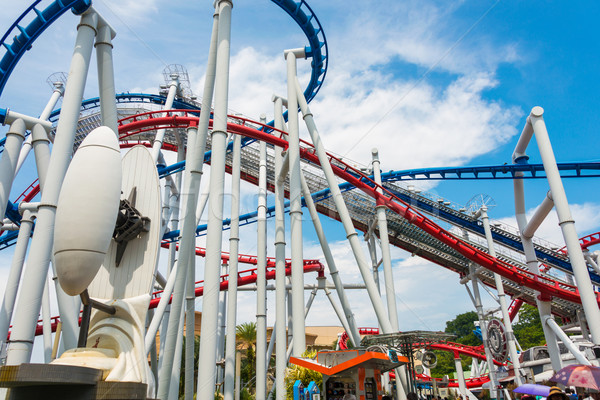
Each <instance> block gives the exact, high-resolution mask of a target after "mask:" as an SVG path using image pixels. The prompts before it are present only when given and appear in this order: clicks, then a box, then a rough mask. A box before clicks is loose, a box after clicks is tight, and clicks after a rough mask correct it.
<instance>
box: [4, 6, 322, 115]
mask: <svg viewBox="0 0 600 400" xmlns="http://www.w3.org/2000/svg"><path fill="white" fill-rule="evenodd" d="M41 1H42V0H36V1H34V2H33V4H32V5H30V6H29V7H28V8H27V9H26V10H25V11H24V12H23V13H22V14H21V16H19V18H17V20H16V21H15V22H14V23H13V24H12V25H11V26H10V28H9V29H8V30H7V31H6V33H5V34H4V36H2V39H0V45H1V46H3V47H4V49H5V50H6V51H5V53H4V55H3V56H2V58H1V59H0V95H2V91H3V90H4V86H5V85H6V82H7V81H8V78H9V77H10V74H11V73H12V71H13V70H14V68H15V67H16V65H17V63H18V62H19V60H20V59H21V57H22V56H23V55H24V54H25V52H26V51H27V50H30V49H31V48H32V46H33V43H34V42H35V40H36V39H37V38H38V37H39V36H40V35H41V34H42V33H43V32H44V31H45V30H46V29H47V28H48V27H49V26H50V25H51V24H52V23H53V22H54V21H56V20H57V19H58V18H59V17H60V16H61V15H63V14H64V13H65V12H66V11H67V10H69V9H71V10H72V11H73V13H75V14H76V15H80V14H82V13H84V12H85V11H86V10H87V9H88V7H89V6H90V5H91V4H92V0H70V1H69V0H55V1H53V2H52V3H51V4H50V5H48V7H46V8H45V9H44V10H43V11H40V10H38V9H37V8H36V6H37V5H38V4H39V3H40V2H41ZM272 1H273V3H275V4H276V5H278V6H279V7H280V8H282V9H283V10H284V11H285V12H286V13H288V14H289V15H290V16H291V17H292V19H293V20H294V21H295V22H296V23H297V24H298V26H299V27H300V29H302V32H304V34H305V35H306V38H307V40H308V43H309V46H307V47H306V48H305V51H306V57H307V58H308V57H310V58H312V63H311V67H312V72H311V77H310V82H309V84H308V86H307V87H306V89H305V91H304V96H305V97H306V99H307V100H308V101H310V100H312V99H313V98H314V97H315V96H316V94H317V93H318V91H319V89H320V88H321V85H322V84H323V80H324V79H325V75H326V74H327V64H328V53H327V52H328V48H327V40H326V39H325V32H323V28H322V26H321V23H320V22H319V20H318V18H317V17H316V15H315V13H314V12H313V11H312V9H311V8H310V6H309V5H308V4H307V3H306V1H304V0H301V1H300V2H298V3H296V2H295V1H293V0H272ZM34 15H35V17H34ZM30 18H32V21H31V22H30V23H29V24H28V25H27V26H26V27H22V26H21V25H19V24H20V23H21V22H22V21H24V20H27V19H30ZM17 32H18V34H17ZM13 34H14V38H13V41H12V43H10V44H9V43H8V40H9V38H10V36H12V35H13ZM184 108H185V107H184Z"/></svg>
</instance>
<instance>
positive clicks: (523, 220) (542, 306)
mask: <svg viewBox="0 0 600 400" xmlns="http://www.w3.org/2000/svg"><path fill="white" fill-rule="evenodd" d="M527 125H528V124H526V125H525V127H526V128H527ZM523 132H525V133H526V132H527V129H524V130H523ZM519 143H521V140H519ZM523 152H524V149H523V151H522V152H520V153H519V154H521V155H520V156H519V157H526V156H525V155H524V153H523ZM514 154H517V153H516V150H515V153H514ZM514 154H513V159H514V160H516V159H517V158H515V156H514ZM522 176H523V173H522V172H517V173H516V174H515V177H516V178H517V179H513V187H514V196H515V218H516V220H517V225H518V227H519V232H523V231H524V230H525V227H526V226H527V216H526V215H525V191H524V188H523V186H524V183H523V179H519V178H520V177H522ZM521 243H522V244H523V252H524V253H525V262H526V264H527V268H528V270H529V272H531V273H532V274H535V275H539V273H540V271H539V267H538V261H537V257H536V255H535V249H534V247H533V242H532V240H531V238H527V237H525V236H523V234H522V233H521ZM536 304H537V308H538V312H539V313H540V318H542V320H543V319H544V318H545V317H546V316H551V315H552V313H551V305H550V299H548V298H546V297H542V294H541V293H539V292H538V295H537V296H536ZM542 329H543V330H544V338H545V339H546V346H547V347H548V353H549V355H550V361H551V363H552V369H554V370H555V371H558V370H560V369H561V368H562V361H561V357H560V350H559V349H558V343H557V341H556V336H555V335H554V334H553V333H552V331H551V330H550V328H549V327H548V326H547V325H546V324H542Z"/></svg>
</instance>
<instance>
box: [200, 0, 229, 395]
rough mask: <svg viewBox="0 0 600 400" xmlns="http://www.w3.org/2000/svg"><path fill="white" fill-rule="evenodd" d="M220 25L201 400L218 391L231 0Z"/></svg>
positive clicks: (223, 0) (223, 2)
mask: <svg viewBox="0 0 600 400" xmlns="http://www.w3.org/2000/svg"><path fill="white" fill-rule="evenodd" d="M217 7H218V8H219V28H218V33H219V36H218V44H217V64H216V71H217V75H216V79H215V106H214V117H213V131H212V160H211V167H210V194H209V213H208V227H207V230H206V258H205V264H204V265H205V267H204V295H203V299H202V327H203V328H202V330H203V332H204V333H203V334H202V335H201V336H200V357H199V361H198V362H199V365H200V366H201V368H199V371H198V393H197V399H198V400H212V399H213V398H214V391H215V372H216V365H215V356H216V335H215V333H216V328H217V311H218V305H219V304H218V303H219V284H220V282H219V280H220V276H219V267H220V264H221V244H222V235H223V187H224V178H225V154H226V150H227V148H226V147H227V143H226V141H227V102H228V91H229V58H230V38H231V9H232V7H233V3H232V2H231V1H229V0H219V2H218V4H217Z"/></svg>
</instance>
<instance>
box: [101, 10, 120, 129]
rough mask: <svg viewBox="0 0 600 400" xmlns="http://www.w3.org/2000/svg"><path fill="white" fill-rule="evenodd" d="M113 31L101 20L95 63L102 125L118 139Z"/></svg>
mask: <svg viewBox="0 0 600 400" xmlns="http://www.w3.org/2000/svg"><path fill="white" fill-rule="evenodd" d="M115 35H116V33H115V31H114V30H113V29H112V28H111V27H110V25H108V24H106V23H103V21H102V20H101V21H100V22H99V24H98V35H96V44H95V47H96V61H97V64H98V89H99V91H100V115H101V116H102V124H103V125H105V126H108V127H109V128H110V129H112V130H113V131H114V132H115V134H116V135H117V137H119V123H118V120H119V117H118V116H117V100H116V96H115V72H114V69H113V54H112V50H113V45H112V39H114V38H115Z"/></svg>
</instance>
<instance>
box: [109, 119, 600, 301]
mask: <svg viewBox="0 0 600 400" xmlns="http://www.w3.org/2000/svg"><path fill="white" fill-rule="evenodd" d="M169 112H171V113H172V112H178V113H181V114H182V115H171V116H160V115H161V114H165V113H167V112H166V111H153V112H148V113H143V114H138V115H135V116H131V117H128V118H124V119H122V120H120V121H119V124H120V125H119V135H120V138H121V139H125V138H128V137H132V136H134V135H137V134H140V133H142V132H147V131H151V130H154V129H159V128H166V129H169V128H170V129H173V128H185V127H188V126H197V124H198V117H197V116H196V115H192V114H191V113H189V112H188V111H187V110H175V111H173V110H170V111H169ZM196 112H197V111H196ZM232 118H234V119H236V120H238V121H240V124H234V123H228V124H227V130H228V131H229V132H232V133H236V134H239V135H242V136H246V137H249V138H253V139H257V140H263V141H265V142H267V143H270V144H272V145H275V146H278V147H282V148H284V149H285V148H287V146H288V143H287V141H285V140H284V139H282V137H283V135H284V133H283V132H280V131H277V130H275V129H273V128H272V127H269V126H266V125H263V124H260V123H258V122H256V121H252V120H250V119H246V118H241V117H237V116H236V117H232ZM211 123H212V121H211ZM247 123H250V124H252V125H253V126H248V125H245V124H247ZM263 126H264V127H265V128H267V129H269V130H272V132H273V134H268V133H266V132H263V131H260V130H258V128H257V127H263ZM302 146H303V147H301V149H300V155H301V157H302V158H303V159H305V160H306V161H309V162H311V163H313V164H315V165H320V162H319V159H318V157H317V156H316V155H315V149H314V148H313V146H312V145H310V144H309V143H307V142H305V141H302ZM328 157H329V160H330V163H331V167H332V169H333V172H334V173H335V175H337V176H338V177H340V178H342V179H344V180H345V181H347V182H348V183H350V184H352V185H354V186H355V187H357V188H358V189H360V190H362V191H363V192H364V193H366V194H367V195H369V196H371V197H372V198H374V199H375V201H376V203H377V204H378V205H385V206H386V207H388V208H389V209H390V210H391V211H394V212H395V213H397V214H398V215H399V216H401V217H403V218H404V219H405V220H406V221H408V222H409V223H411V224H413V225H415V226H417V227H419V228H421V229H422V230H424V231H425V232H427V233H428V234H430V235H431V236H433V237H434V238H436V239H438V240H439V241H441V242H442V243H444V244H446V245H448V246H450V247H451V248H453V249H454V250H455V251H458V252H459V253H460V254H462V255H463V256H464V257H466V258H467V259H469V260H471V261H473V262H475V263H477V264H479V265H481V266H483V267H485V268H487V269H489V270H490V271H492V272H496V273H498V274H500V275H501V276H503V277H505V278H507V279H509V280H511V281H513V282H516V283H518V284H520V285H522V286H526V287H529V288H531V289H534V290H537V291H540V292H541V293H543V294H544V295H546V296H556V297H559V298H562V299H564V300H568V301H571V302H574V303H581V299H580V298H579V292H578V290H577V288H576V287H575V286H573V285H568V284H565V283H562V282H559V281H556V280H554V279H551V278H548V277H543V276H538V275H535V274H532V273H530V272H529V271H527V270H525V269H522V268H519V267H516V266H513V265H510V264H508V263H506V262H504V261H501V260H498V259H495V258H494V257H492V256H490V255H489V254H487V253H485V252H484V251H481V250H478V249H477V248H475V247H473V246H471V245H470V244H468V243H466V242H464V241H462V240H460V239H458V238H456V237H455V236H454V235H452V234H451V233H450V232H448V231H446V230H445V229H443V228H441V227H439V226H438V225H437V224H435V223H434V222H433V221H431V220H430V219H428V218H427V217H425V216H423V215H421V214H420V213H419V212H417V211H415V210H413V209H412V208H411V207H410V206H409V205H408V204H406V203H405V202H403V201H402V200H400V199H399V198H397V197H396V196H394V195H393V194H392V193H390V192H389V191H388V190H386V189H385V188H384V187H382V186H379V185H378V184H377V183H375V182H374V181H373V180H371V179H370V178H369V177H367V176H366V175H364V174H363V173H362V172H361V171H359V170H357V169H355V168H353V167H351V166H349V165H348V164H346V163H344V162H343V161H342V160H340V159H339V158H336V157H334V156H333V155H328ZM331 161H335V162H334V163H332V162H331ZM340 166H342V167H340ZM377 189H381V193H380V192H378V191H377ZM599 300H600V299H599Z"/></svg>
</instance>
